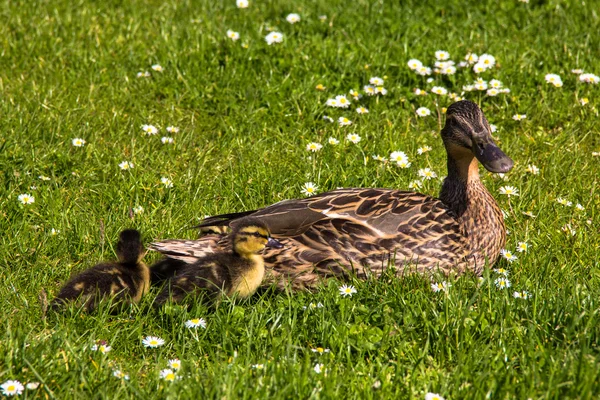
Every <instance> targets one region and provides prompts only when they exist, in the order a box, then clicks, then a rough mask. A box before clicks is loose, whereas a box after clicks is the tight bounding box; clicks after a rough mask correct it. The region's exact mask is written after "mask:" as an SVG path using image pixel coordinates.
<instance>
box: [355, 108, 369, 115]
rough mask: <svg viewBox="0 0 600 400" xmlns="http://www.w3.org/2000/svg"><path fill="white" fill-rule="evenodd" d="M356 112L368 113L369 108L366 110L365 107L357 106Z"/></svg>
mask: <svg viewBox="0 0 600 400" xmlns="http://www.w3.org/2000/svg"><path fill="white" fill-rule="evenodd" d="M356 112H357V113H359V114H368V113H369V110H368V109H366V108H364V107H358V108H357V109H356Z"/></svg>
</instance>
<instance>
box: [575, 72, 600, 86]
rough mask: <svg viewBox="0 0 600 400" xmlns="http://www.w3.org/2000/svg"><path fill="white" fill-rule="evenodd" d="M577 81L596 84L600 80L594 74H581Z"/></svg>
mask: <svg viewBox="0 0 600 400" xmlns="http://www.w3.org/2000/svg"><path fill="white" fill-rule="evenodd" d="M579 80H580V81H581V82H585V83H592V84H594V85H595V84H597V83H598V82H600V78H599V77H598V76H596V75H594V74H581V75H579Z"/></svg>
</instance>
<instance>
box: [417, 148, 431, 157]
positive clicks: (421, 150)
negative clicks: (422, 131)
mask: <svg viewBox="0 0 600 400" xmlns="http://www.w3.org/2000/svg"><path fill="white" fill-rule="evenodd" d="M428 151H431V147H430V146H421V147H419V148H418V149H417V154H419V155H421V154H423V153H427V152H428Z"/></svg>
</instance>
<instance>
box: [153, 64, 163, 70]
mask: <svg viewBox="0 0 600 400" xmlns="http://www.w3.org/2000/svg"><path fill="white" fill-rule="evenodd" d="M150 68H152V69H153V70H154V71H156V72H163V71H164V69H163V67H162V66H161V65H160V64H154V65H153V66H152V67H150Z"/></svg>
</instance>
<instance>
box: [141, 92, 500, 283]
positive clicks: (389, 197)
mask: <svg viewBox="0 0 600 400" xmlns="http://www.w3.org/2000/svg"><path fill="white" fill-rule="evenodd" d="M442 139H443V141H444V145H445V147H446V151H447V153H448V177H447V178H446V180H445V181H444V184H443V187H442V190H441V193H440V198H439V199H436V198H433V197H430V196H426V195H423V194H419V193H413V192H405V191H399V190H393V189H359V188H357V189H339V190H334V191H330V192H327V193H322V194H320V195H317V196H314V197H310V198H306V199H298V200H286V201H282V202H279V203H276V204H273V205H271V206H268V207H265V208H263V209H260V210H256V211H249V212H243V213H239V214H227V215H222V216H216V217H211V218H207V219H206V220H205V221H203V222H202V223H201V225H200V226H201V227H203V228H206V227H209V226H214V227H222V226H229V227H235V226H236V224H238V223H240V221H243V220H244V219H245V218H248V216H251V217H253V218H258V219H260V220H261V221H263V222H264V223H265V224H266V225H267V226H268V227H269V229H270V231H271V233H272V235H273V237H275V238H277V239H278V240H279V241H280V242H281V243H282V244H283V246H284V247H283V248H282V249H267V251H265V254H264V259H265V266H266V268H267V271H268V276H269V278H270V279H268V280H267V281H269V282H273V281H274V282H276V283H277V284H278V285H279V286H281V287H283V286H287V285H290V284H291V287H292V288H294V289H301V288H305V287H311V286H313V285H314V284H315V283H316V282H318V280H319V279H321V278H326V277H329V276H337V277H342V278H343V277H345V276H347V275H348V274H349V273H350V272H351V271H353V273H355V274H356V275H357V276H358V277H360V278H365V277H367V276H368V275H369V274H374V275H379V274H380V273H381V272H382V271H383V269H384V268H387V267H388V266H389V265H390V264H394V265H395V267H396V268H397V270H398V273H405V272H408V271H417V272H425V271H436V270H440V271H442V272H445V273H452V272H456V273H462V272H464V271H465V270H472V271H474V272H475V273H477V274H480V273H481V271H482V269H483V266H484V265H485V263H486V262H489V264H490V265H491V264H493V263H494V262H495V261H496V259H497V258H498V255H499V253H500V250H501V249H502V247H503V246H504V243H505V241H506V236H505V228H504V221H503V218H502V213H501V211H500V209H499V208H498V205H497V204H496V202H495V200H494V198H493V197H492V196H491V195H490V193H489V192H488V191H487V189H486V188H485V187H484V186H483V184H482V183H481V181H480V180H479V172H478V165H479V163H478V161H479V162H481V163H482V164H483V165H484V166H485V167H486V169H488V170H490V171H492V172H507V171H508V170H510V168H512V160H510V158H508V157H507V156H506V155H505V154H504V153H502V151H501V150H500V149H499V148H498V147H497V146H496V145H495V143H494V142H493V139H492V137H491V130H490V128H489V124H488V122H487V120H486V118H485V116H484V115H483V113H482V112H481V110H480V109H479V107H478V106H477V105H476V104H474V103H472V102H469V101H461V102H458V103H455V104H453V105H451V106H450V107H449V108H448V110H447V120H446V125H445V127H444V129H443V130H442ZM227 246H229V244H228V237H227V236H224V235H222V234H218V232H217V231H215V232H210V233H209V234H208V235H206V236H203V237H200V238H199V239H197V240H166V241H162V242H157V243H153V244H152V245H151V248H152V249H154V250H158V251H160V252H161V253H163V254H164V255H165V256H167V257H168V258H171V259H177V260H180V261H183V262H186V263H193V262H195V260H197V259H198V258H199V257H203V256H205V255H207V254H210V253H213V252H214V251H216V250H218V249H222V248H226V247H227Z"/></svg>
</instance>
